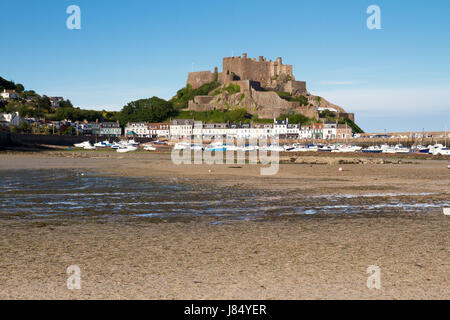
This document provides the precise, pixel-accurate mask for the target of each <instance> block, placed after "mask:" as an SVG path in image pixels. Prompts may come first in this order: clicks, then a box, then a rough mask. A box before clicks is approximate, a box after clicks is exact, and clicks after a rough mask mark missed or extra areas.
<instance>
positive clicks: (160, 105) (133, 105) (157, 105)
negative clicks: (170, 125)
mask: <svg viewBox="0 0 450 320" xmlns="http://www.w3.org/2000/svg"><path fill="white" fill-rule="evenodd" d="M173 115H175V110H174V108H173V106H172V103H170V102H168V101H166V100H164V99H160V98H158V97H153V98H150V99H141V100H137V101H132V102H130V103H128V104H127V105H126V106H124V107H123V108H122V111H121V112H120V114H119V122H120V124H121V125H126V124H127V123H128V122H139V121H145V122H161V121H164V120H166V119H167V118H169V117H171V116H173Z"/></svg>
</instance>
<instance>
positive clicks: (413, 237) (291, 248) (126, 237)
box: [0, 151, 450, 299]
mask: <svg viewBox="0 0 450 320" xmlns="http://www.w3.org/2000/svg"><path fill="white" fill-rule="evenodd" d="M353 157H355V156H353ZM297 158H299V157H297ZM329 158H331V157H327V156H324V159H329ZM364 159H365V162H366V163H361V164H345V163H344V164H342V163H340V162H339V161H337V162H336V161H334V160H333V161H332V160H330V161H328V160H327V161H328V162H327V164H317V163H318V162H320V161H318V160H321V159H315V158H314V157H313V156H302V159H301V160H294V161H291V160H290V159H287V158H286V159H282V160H284V162H286V163H283V164H281V165H280V170H279V172H278V174H277V175H274V176H261V175H260V174H259V173H260V171H259V168H260V166H259V165H248V164H246V165H238V166H237V165H213V166H208V165H181V166H176V165H174V164H172V162H171V160H170V154H169V153H140V152H139V153H134V154H125V155H119V154H116V153H112V152H69V151H52V152H32V153H25V152H22V153H19V152H8V153H6V152H3V153H0V171H8V172H10V171H11V170H20V169H23V170H25V169H49V168H52V169H54V168H61V169H64V168H67V169H78V170H81V171H83V170H84V171H89V172H91V171H93V172H100V173H102V174H106V175H113V176H127V177H148V178H152V179H158V181H161V183H166V184H168V183H171V181H181V182H183V183H187V184H191V185H211V186H215V187H224V188H225V187H226V188H232V189H235V190H236V191H237V192H238V191H239V190H240V189H242V190H266V191H267V192H272V193H273V194H274V195H277V194H283V196H286V194H287V193H291V194H304V195H325V196H326V195H329V194H340V195H347V194H352V195H361V196H363V195H366V194H368V193H382V194H386V197H389V193H398V194H404V196H403V197H404V198H405V199H408V197H409V196H408V195H409V194H416V197H415V198H414V199H415V200H414V201H416V200H417V199H420V198H421V197H422V198H424V199H425V198H426V199H427V201H431V202H432V201H443V200H448V199H449V191H448V190H449V186H450V179H449V174H450V170H448V169H447V165H448V164H450V163H449V161H448V160H443V159H441V160H421V159H420V158H401V157H400V158H392V157H391V158H389V157H388V158H386V159H384V161H380V159H378V158H376V157H375V158H373V159H372V158H367V157H366V158H364ZM367 159H370V161H367ZM399 159H400V160H401V161H398V160H399ZM295 162H298V163H295ZM339 167H342V168H343V169H344V171H343V172H339V171H338V168H339ZM417 195H419V196H417ZM208 222H209V220H208V219H206V218H205V219H203V218H198V219H195V220H190V221H186V222H171V223H154V222H150V221H146V220H144V219H141V220H136V221H127V222H120V221H106V222H105V221H92V220H89V219H85V220H79V219H78V220H75V219H74V220H71V219H64V220H63V221H60V222H54V221H51V222H45V221H44V222H36V221H32V220H26V219H24V220H20V219H1V224H0V228H1V233H0V234H1V236H0V270H1V272H0V283H1V285H0V298H1V299H111V298H119V299H449V298H450V290H449V288H450V263H449V261H450V259H449V258H450V252H449V246H448V243H449V240H450V237H449V235H450V234H449V217H447V216H444V215H443V214H442V212H440V213H438V212H434V213H431V214H418V213H414V212H411V213H408V214H405V213H401V214H400V213H399V214H398V215H396V214H377V215H368V214H364V213H358V214H355V215H333V214H330V215H317V216H303V215H301V216H278V217H274V218H273V219H266V220H264V221H234V222H228V223H225V224H220V225H215V224H210V223H208ZM69 265H78V266H79V267H80V270H81V281H82V287H81V289H80V290H68V289H67V286H66V281H67V278H68V275H67V274H66V269H67V267H68V266H69ZM371 265H376V266H379V267H380V270H381V289H379V290H378V289H368V288H367V286H366V282H367V278H368V276H369V275H368V274H367V273H366V270H367V268H368V267H369V266H371Z"/></svg>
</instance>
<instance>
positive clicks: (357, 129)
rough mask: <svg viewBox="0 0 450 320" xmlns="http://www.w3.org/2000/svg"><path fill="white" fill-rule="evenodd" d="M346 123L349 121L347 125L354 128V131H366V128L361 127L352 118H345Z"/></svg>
mask: <svg viewBox="0 0 450 320" xmlns="http://www.w3.org/2000/svg"><path fill="white" fill-rule="evenodd" d="M343 121H344V123H347V125H348V126H349V127H350V128H352V131H353V133H364V130H363V129H361V128H360V127H359V126H358V125H357V124H356V123H354V122H353V121H352V120H350V119H343Z"/></svg>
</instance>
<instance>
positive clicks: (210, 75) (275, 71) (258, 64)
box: [187, 53, 306, 95]
mask: <svg viewBox="0 0 450 320" xmlns="http://www.w3.org/2000/svg"><path fill="white" fill-rule="evenodd" d="M216 79H217V80H218V81H219V82H220V83H221V84H224V85H227V84H229V83H232V82H234V81H249V85H253V86H254V87H255V88H263V89H270V90H275V91H283V92H289V93H290V94H291V95H295V94H306V82H304V81H296V80H295V78H294V74H293V72H292V65H285V64H283V63H282V60H281V58H277V59H276V60H275V61H272V60H270V61H267V60H266V58H264V57H263V56H260V57H259V58H258V60H256V58H254V59H251V58H247V54H246V53H243V54H242V56H241V57H227V58H223V72H221V73H219V72H218V69H217V67H216V68H215V69H214V72H211V71H200V72H191V73H189V74H188V80H187V84H189V85H191V86H192V88H194V89H197V88H199V87H201V86H202V85H204V84H206V83H209V82H212V81H214V80H216Z"/></svg>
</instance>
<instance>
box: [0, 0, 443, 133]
mask: <svg viewBox="0 0 450 320" xmlns="http://www.w3.org/2000/svg"><path fill="white" fill-rule="evenodd" d="M73 4H74V5H78V6H79V7H80V8H81V30H68V29H67V28H66V20H67V18H68V16H69V15H68V14H67V13H66V8H67V7H68V6H69V5H73ZM372 4H376V5H378V6H379V7H380V8H381V26H382V29H381V30H369V29H368V28H367V27H366V19H367V18H368V16H369V15H368V14H367V13H366V9H367V7H368V6H369V5H372ZM1 9H2V18H1V19H0V30H1V31H2V32H1V34H2V41H1V44H0V76H2V77H4V78H6V79H9V80H13V81H15V82H19V83H23V84H24V85H25V87H26V88H28V89H34V90H36V91H37V92H39V93H41V94H47V95H58V96H64V97H65V98H69V99H71V101H72V102H73V103H74V105H76V106H80V107H83V108H89V109H110V110H120V109H121V107H122V106H123V105H125V104H126V103H127V102H129V101H132V100H135V99H140V98H147V97H152V96H160V97H162V98H166V99H168V98H170V97H172V96H173V95H174V94H175V93H176V91H177V90H178V89H180V88H181V87H183V86H184V85H185V81H186V77H187V73H188V72H190V71H191V70H192V64H193V63H194V69H195V70H196V71H200V70H212V69H213V68H214V66H218V67H219V70H221V62H222V58H223V57H225V56H231V55H232V54H233V53H234V55H240V54H241V53H243V52H246V53H247V54H248V56H249V57H258V56H260V55H263V56H265V57H267V58H269V59H275V58H276V57H279V56H281V57H283V61H284V63H286V64H292V65H293V66H294V75H295V77H296V79H297V80H304V81H307V88H308V90H309V91H310V92H311V93H313V94H316V95H321V96H323V97H324V98H326V99H327V100H329V101H331V102H333V103H336V104H339V105H341V106H342V107H344V108H345V109H346V110H347V111H349V112H355V114H356V120H357V123H358V124H360V126H361V127H362V128H363V129H365V130H366V131H379V132H382V131H384V130H385V129H386V130H388V131H403V130H405V131H406V130H422V128H424V129H425V130H444V128H445V126H447V127H448V128H449V129H450V41H449V40H450V1H447V0H435V1H400V0H395V1H394V0H389V1H380V0H371V1H366V0H347V1H343V0H340V1H338V0H317V1H303V0H295V1H282V0H280V1H265V0H258V1H253V0H247V1H242V0H240V1H237V0H227V1H217V0H209V1H203V0H201V1H200V0H196V1H149V0H128V1H122V0H116V1H111V0H71V1H66V0H45V1H37V0H28V1H24V0H17V1H3V2H2V5H1Z"/></svg>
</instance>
